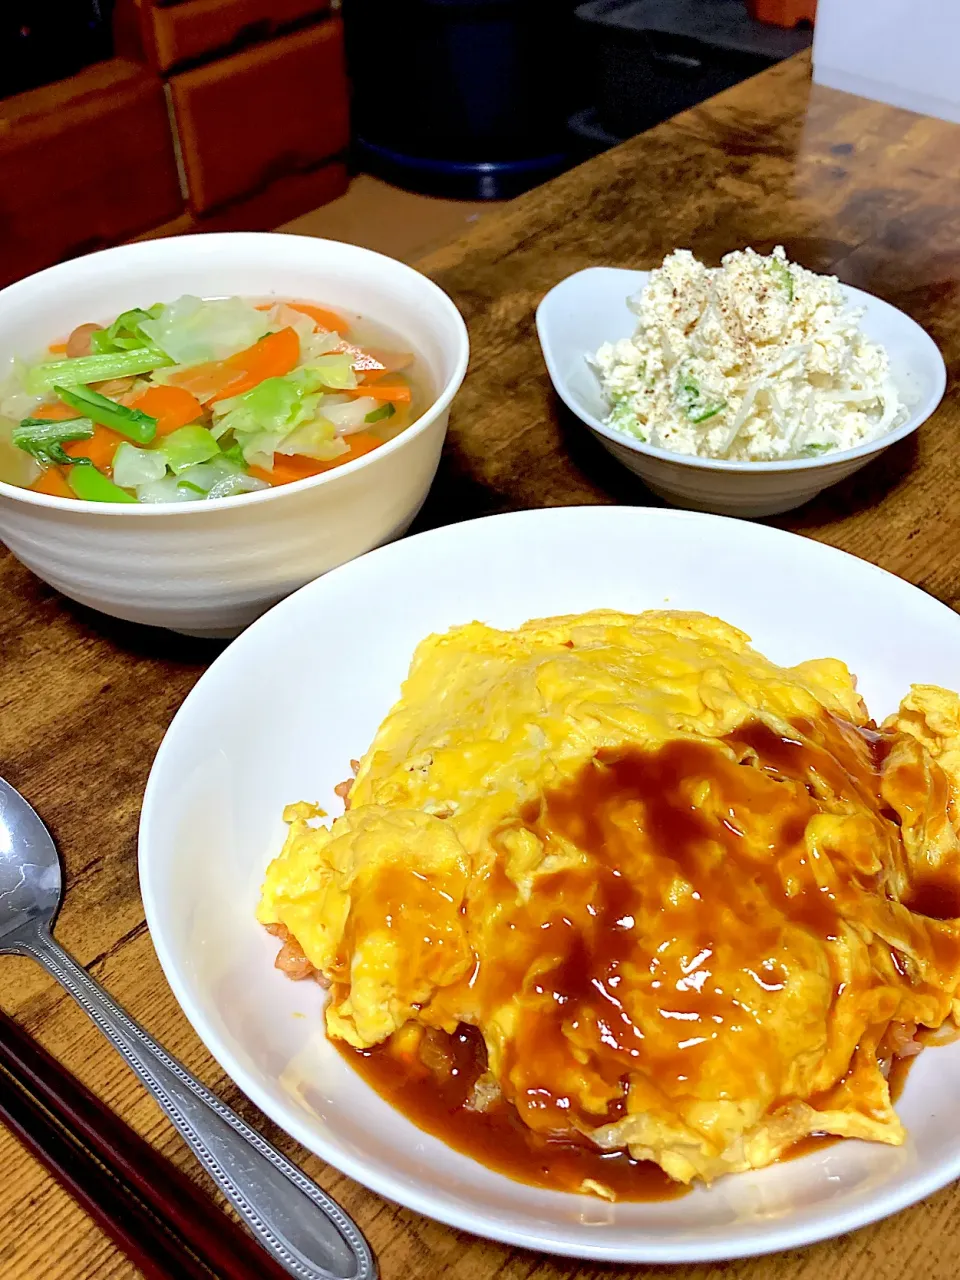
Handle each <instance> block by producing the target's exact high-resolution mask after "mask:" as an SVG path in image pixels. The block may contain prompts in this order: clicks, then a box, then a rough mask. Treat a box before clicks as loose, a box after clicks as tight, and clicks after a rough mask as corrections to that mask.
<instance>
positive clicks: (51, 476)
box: [30, 467, 76, 498]
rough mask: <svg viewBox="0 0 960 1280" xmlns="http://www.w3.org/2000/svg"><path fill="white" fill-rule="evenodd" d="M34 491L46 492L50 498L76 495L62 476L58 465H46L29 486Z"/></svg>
mask: <svg viewBox="0 0 960 1280" xmlns="http://www.w3.org/2000/svg"><path fill="white" fill-rule="evenodd" d="M30 488H31V489H32V490H33V492H34V493H48V494H49V495H50V496H51V497H52V498H74V497H76V495H75V494H74V492H73V490H72V489H71V488H70V486H69V485H68V484H67V482H66V480H64V478H63V472H62V471H61V470H60V468H59V467H47V469H46V471H44V473H43V475H42V476H38V477H37V479H36V480H34V482H33V484H32V485H31V486H30Z"/></svg>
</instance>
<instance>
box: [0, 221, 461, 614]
mask: <svg viewBox="0 0 960 1280" xmlns="http://www.w3.org/2000/svg"><path fill="white" fill-rule="evenodd" d="M184 293H191V294H196V295H197V296H199V297H203V298H216V297H229V296H231V295H235V294H237V295H241V296H246V297H255V298H268V297H273V296H275V297H279V298H302V299H304V300H306V301H311V300H312V301H315V302H321V303H325V304H326V305H328V306H331V307H334V308H336V309H337V310H338V311H343V312H347V313H350V312H352V313H354V314H357V315H363V316H366V317H368V318H369V319H371V320H376V321H378V322H379V323H381V324H384V325H386V326H387V327H388V328H390V329H392V330H393V331H394V332H395V333H396V334H397V335H398V336H399V337H400V338H402V339H403V340H404V341H405V342H408V343H409V344H410V349H411V350H412V351H414V352H416V354H417V355H418V356H419V357H420V359H421V360H422V361H423V363H424V365H425V367H426V369H427V372H428V377H429V380H430V382H431V383H432V386H433V387H434V388H435V390H436V392H437V399H436V400H435V401H434V403H433V404H432V405H431V407H430V408H429V409H428V410H427V412H426V413H425V414H424V415H423V416H422V417H421V418H419V419H418V420H417V422H415V423H414V424H413V426H411V427H408V428H407V430H406V431H403V432H401V433H400V435H398V436H396V437H395V438H394V439H393V440H390V441H388V442H387V443H386V444H384V445H381V446H380V448H379V449H375V450H374V451H373V452H372V453H368V454H366V455H364V457H362V458H358V459H357V460H356V461H354V462H348V463H345V464H344V465H343V466H342V467H337V468H336V469H335V470H333V471H328V472H326V473H324V474H322V475H318V476H313V477H311V478H310V479H309V480H300V481H297V482H295V483H294V484H288V485H283V486H280V487H278V488H276V489H265V490H262V491H260V492H258V493H248V494H244V495H243V496H241V497H238V498H220V499H214V500H212V501H204V502H190V503H178V504H157V505H155V506H154V505H151V506H134V505H127V504H126V503H123V504H121V503H108V502H77V501H73V500H71V499H69V498H54V497H48V496H47V495H46V494H41V493H33V492H31V491H30V490H29V489H18V488H16V487H15V486H14V485H9V484H4V483H3V482H0V539H2V540H3V542H5V543H6V544H7V546H8V547H9V548H10V550H11V551H12V552H13V554H14V555H15V556H16V557H17V559H18V560H20V561H21V562H22V563H23V564H25V565H26V566H27V568H28V569H32V570H33V572H34V573H35V574H36V575H37V576H38V577H39V578H42V579H43V580H44V582H49V583H50V585H51V586H52V587H56V588H57V590H58V591H62V592H63V594H64V595H65V596H69V597H70V598H71V599H72V600H78V601H80V603H81V604H86V605H90V606H91V607H92V608H94V609H100V610H102V612H104V613H108V614H111V615H112V616H113V617H115V618H125V619H127V620H128V621H131V622H145V623H150V624H152V625H154V626H160V627H169V628H171V629H172V630H174V631H182V632H184V633H186V634H187V635H200V636H221V637H228V636H234V635H236V634H237V632H238V631H240V630H242V628H243V627H245V626H247V624H248V623H250V622H252V621H253V619H254V618H255V617H257V616H258V614H261V613H263V611H264V610H265V609H268V608H269V607H270V606H271V605H272V604H275V603H276V602H277V601H278V600H280V599H282V598H283V597H284V596H285V595H289V593H290V592H291V591H294V590H295V589H296V588H297V587H302V586H303V584H304V583H305V582H309V581H310V579H311V578H316V577H317V576H318V575H319V574H321V573H326V572H327V571H328V570H329V569H333V568H335V567H336V566H337V565H339V564H343V563H344V561H346V560H352V559H353V558H354V557H355V556H359V555H363V553H364V552H365V551H369V550H370V549H371V548H372V547H377V546H380V545H381V544H382V543H384V542H389V541H390V540H391V539H392V538H398V537H399V536H400V535H401V534H402V533H405V532H406V530H407V528H408V527H409V525H410V522H411V521H412V520H413V518H414V516H415V515H416V514H417V512H418V511H419V509H420V507H421V505H422V503H423V500H424V498H425V497H426V496H427V491H428V489H429V488H430V484H431V481H432V480H433V477H434V474H435V472H436V469H437V463H438V462H439V460H440V450H441V447H442V445H443V439H444V436H445V434H446V430H447V418H448V416H449V412H450V401H451V400H452V399H453V397H454V396H455V395H456V393H457V390H458V389H459V387H460V383H461V382H462V381H463V375H464V373H465V372H466V369H467V358H468V356H469V341H468V338H467V329H466V325H465V324H464V323H463V318H462V317H461V315H460V313H459V311H458V310H457V309H456V307H455V306H454V305H453V303H452V302H451V301H450V299H449V298H448V297H447V295H446V294H445V293H444V292H443V290H442V289H440V288H438V287H437V285H435V284H434V283H433V282H432V281H431V280H428V279H427V278H426V276H423V275H421V274H420V273H419V272H418V271H414V270H413V269H412V268H411V267H407V266H404V264H403V263H401V262H395V261H394V259H393V258H385V257H384V256H383V255H382V254H379V253H373V252H372V251H371V250H369V249H361V248H358V247H357V246H355V245H349V244H340V243H339V242H338V241H333V240H315V239H313V238H312V237H309V236H290V235H275V234H272V233H260V232H230V233H223V234H212V235H198V236H180V237H171V238H170V239H167V240H150V241H146V242H145V243H143V244H130V245H123V246H121V247H120V248H117V249H106V250H104V251H103V252H102V253H93V254H90V255H88V256H87V257H85V258H77V259H76V260H75V261H73V262H64V263H61V264H60V265H59V266H56V267H50V268H49V269H48V270H46V271H40V272H38V274H36V275H33V276H28V277H27V279H26V280H21V281H19V283H17V284H13V285H10V287H9V288H7V289H4V290H3V291H2V292H0V378H2V377H3V376H4V374H5V368H4V365H5V363H6V362H7V361H9V360H10V358H11V357H13V356H14V355H20V356H26V357H31V356H35V355H36V353H37V352H39V351H43V350H44V349H45V348H46V346H47V343H49V342H50V341H52V340H53V339H54V338H55V337H58V336H59V335H61V334H64V333H69V332H70V330H71V329H73V328H74V327H75V326H76V325H78V324H82V323H83V322H84V321H86V320H96V321H99V322H101V323H108V322H109V321H110V320H111V319H113V318H114V317H115V316H117V315H119V314H120V312H121V311H126V310H127V309H128V308H129V307H136V306H143V305H144V303H145V302H146V303H147V304H149V303H150V302H155V301H160V302H171V301H173V300H174V299H175V298H178V297H179V296H180V295H181V294H184Z"/></svg>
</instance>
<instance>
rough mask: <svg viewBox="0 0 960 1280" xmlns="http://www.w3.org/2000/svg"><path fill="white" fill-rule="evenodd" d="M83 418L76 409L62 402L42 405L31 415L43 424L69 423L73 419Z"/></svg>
mask: <svg viewBox="0 0 960 1280" xmlns="http://www.w3.org/2000/svg"><path fill="white" fill-rule="evenodd" d="M82 416H83V415H82V414H80V413H77V411H76V409H71V408H70V406H69V405H68V404H64V403H63V402H62V401H61V400H54V401H51V403H50V404H42V405H40V406H38V408H36V409H34V411H33V413H31V414H30V417H31V418H40V419H41V421H43V422H69V421H70V419H71V418H81V417H82Z"/></svg>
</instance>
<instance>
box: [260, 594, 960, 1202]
mask: <svg viewBox="0 0 960 1280" xmlns="http://www.w3.org/2000/svg"><path fill="white" fill-rule="evenodd" d="M958 787H960V699H958V697H957V695H956V694H954V693H951V692H947V691H946V690H943V689H940V688H936V687H933V686H927V685H915V686H913V688H912V690H911V692H910V693H909V694H908V695H907V696H906V698H905V699H904V701H903V703H902V704H901V707H900V709H899V711H898V712H897V713H896V714H894V715H893V716H891V717H890V718H889V720H887V721H886V722H885V723H884V724H883V725H882V726H881V727H880V728H879V729H878V728H877V727H876V726H875V725H874V723H873V722H872V721H871V720H870V719H869V717H868V714H867V710H866V708H865V707H864V704H863V702H862V701H861V699H860V697H859V696H858V694H857V692H856V687H855V681H854V679H853V677H852V676H851V674H850V672H849V671H848V670H847V668H846V667H845V666H844V664H843V663H842V662H840V661H838V660H836V659H833V658H825V659H821V660H816V661H810V662H804V663H801V664H800V665H799V666H795V667H790V668H782V667H777V666H775V665H774V664H773V663H771V662H769V661H768V660H767V659H766V658H764V657H763V656H762V655H760V654H759V653H757V652H755V651H754V650H753V649H752V648H751V647H750V645H749V643H748V637H746V636H745V635H744V634H743V633H742V632H740V631H738V630H736V629H735V628H734V627H732V626H729V625H727V624H726V623H724V622H721V621H720V620H718V619H716V618H712V617H707V616H705V615H702V614H696V613H678V612H666V611H664V612H648V613H643V614H640V615H627V614H621V613H616V612H612V611H597V612H593V613H587V614H583V615H577V616H569V617H558V618H549V619H543V620H538V621H533V622H528V623H526V624H525V625H524V626H522V627H520V628H518V629H517V630H515V631H502V630H497V629H495V628H492V627H489V626H486V625H484V624H481V623H479V622H474V623H471V624H469V625H466V626H461V627H457V628H454V629H453V630H451V631H449V632H447V633H446V634H444V635H433V636H430V637H428V638H427V639H425V640H424V641H423V642H422V643H421V644H420V645H419V647H418V648H417V650H416V653H415V655H414V658H413V662H412V665H411V668H410V672H409V675H408V677H407V679H406V681H405V682H404V685H403V687H402V691H401V696H400V699H399V701H398V702H397V703H396V705H395V706H394V707H393V709H392V710H391V711H390V713H389V714H388V716H387V718H386V719H385V720H384V722H383V724H382V725H381V726H380V729H379V731H378V732H377V734H376V737H375V738H374V741H373V743H372V744H371V746H370V748H369V750H368V751H367V753H366V754H365V756H364V757H363V759H362V760H361V761H360V763H359V767H358V768H357V772H356V777H355V780H354V781H353V784H352V786H351V788H350V792H349V807H348V810H347V812H345V813H344V815H343V816H342V817H340V818H337V819H336V820H335V821H333V822H332V823H331V824H330V825H329V826H318V825H316V814H317V812H318V811H317V810H316V809H315V808H314V807H312V806H309V805H299V806H291V809H290V811H289V812H288V813H287V814H286V815H285V817H287V818H288V820H291V825H290V830H289V835H288V838H287V841H286V844H285V846H284V848H283V851H282V853H281V854H280V856H279V857H278V858H276V859H275V860H274V861H273V862H272V863H271V864H270V867H269V869H268V871H267V875H266V882H265V884H264V888H263V895H262V900H261V903H260V907H259V911H258V918H259V919H260V921H261V922H262V923H264V924H265V925H267V926H268V927H269V928H271V929H272V930H273V931H275V932H278V933H280V934H281V935H282V936H283V937H284V938H285V939H286V940H287V941H286V945H285V946H284V949H283V961H284V962H285V963H284V967H287V968H293V969H296V970H297V971H298V974H299V976H303V975H304V974H312V973H314V972H316V973H317V976H318V977H319V978H320V979H321V980H322V981H323V982H325V983H328V984H330V985H331V987H332V990H331V995H330V1000H329V1002H328V1005H327V1008H326V1015H325V1016H326V1028H327V1033H328V1035H329V1036H330V1037H331V1038H333V1039H335V1040H342V1041H345V1042H347V1044H349V1045H352V1046H354V1047H355V1048H357V1049H367V1048H370V1047H371V1046H376V1045H381V1044H383V1043H384V1042H389V1043H390V1044H393V1045H397V1046H398V1047H403V1049H404V1051H405V1052H409V1051H410V1046H411V1045H412V1046H414V1048H415V1047H416V1045H417V1044H418V1043H419V1042H421V1041H422V1040H423V1038H424V1037H428V1038H430V1037H432V1040H431V1043H434V1044H435V1043H436V1038H437V1036H438V1035H440V1036H441V1037H442V1036H443V1035H452V1034H453V1033H454V1032H455V1031H456V1030H457V1028H458V1027H459V1026H460V1025H461V1024H466V1025H467V1026H469V1027H474V1028H477V1029H478V1031H479V1034H480V1035H482V1039H483V1042H484V1044H485V1046H486V1056H487V1070H486V1072H485V1074H484V1075H483V1076H482V1077H481V1078H480V1080H479V1081H478V1082H477V1085H476V1086H475V1089H474V1096H473V1097H472V1098H471V1100H470V1102H469V1104H468V1105H470V1106H472V1107H475V1108H478V1109H483V1108H484V1107H485V1106H487V1105H489V1104H490V1101H491V1099H499V1100H501V1101H502V1100H504V1099H505V1100H506V1102H507V1103H509V1104H510V1105H512V1106H513V1107H514V1108H516V1113H517V1116H518V1117H519V1118H520V1120H522V1122H523V1123H524V1125H526V1126H527V1127H528V1128H529V1130H531V1131H534V1132H535V1133H537V1134H539V1135H545V1136H549V1137H558V1136H562V1135H565V1134H568V1135H576V1136H577V1138H578V1140H581V1141H582V1140H584V1139H587V1140H589V1141H590V1142H592V1143H594V1144H596V1146H597V1147H598V1148H602V1149H604V1150H611V1151H612V1150H618V1149H622V1150H627V1151H629V1153H630V1154H631V1156H633V1157H635V1158H637V1159H642V1160H652V1161H655V1162H656V1163H657V1164H659V1165H660V1166H661V1168H662V1169H663V1170H664V1171H665V1172H666V1173H667V1174H668V1175H669V1176H670V1177H671V1178H673V1179H676V1180H678V1181H679V1182H683V1183H689V1182H691V1181H693V1180H695V1179H703V1180H705V1181H708V1182H709V1181H710V1180H712V1179H714V1178H716V1177H717V1176H718V1175H720V1174H724V1173H732V1172H737V1171H742V1170H746V1169H755V1168H760V1167H762V1166H764V1165H767V1164H769V1163H771V1162H772V1161H774V1160H776V1159H777V1158H778V1157H779V1156H780V1155H782V1154H783V1153H784V1152H785V1151H786V1150H787V1149H788V1148H789V1147H791V1146H792V1145H793V1144H795V1143H796V1142H798V1141H799V1140H800V1139H802V1138H804V1137H805V1136H807V1135H809V1134H812V1133H827V1134H834V1135H839V1136H842V1137H856V1138H864V1139H871V1140H875V1141H880V1142H887V1143H892V1144H899V1143H901V1142H903V1140H904V1130H903V1127H902V1125H901V1123H900V1121H899V1119H898V1117H897V1114H896V1112H895V1110H894V1108H893V1105H892V1102H891V1097H890V1089H889V1084H888V1080H887V1072H888V1068H889V1064H890V1061H891V1059H892V1058H893V1057H894V1056H896V1055H897V1054H902V1053H911V1052H914V1051H915V1050H916V1049H917V1048H918V1034H919V1033H918V1029H923V1028H939V1027H941V1026H942V1025H943V1024H944V1023H948V1022H949V1023H951V1025H952V1021H951V1020H952V1019H954V1018H955V1017H956V1016H957V1015H958V1014H960V998H958V984H960V920H957V919H956V918H954V917H956V916H957V915H960V839H958V831H960V811H958ZM584 1189H586V1190H593V1191H596V1192H598V1193H599V1194H605V1193H606V1192H605V1189H604V1187H603V1186H602V1185H601V1186H595V1185H591V1186H588V1187H585V1188H584Z"/></svg>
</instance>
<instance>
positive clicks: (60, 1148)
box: [0, 1012, 289, 1280]
mask: <svg viewBox="0 0 960 1280" xmlns="http://www.w3.org/2000/svg"><path fill="white" fill-rule="evenodd" d="M0 1120H2V1121H3V1123H4V1124H6V1125H7V1127H8V1128H9V1129H10V1130H11V1131H12V1132H13V1133H14V1134H15V1135H16V1136H17V1138H19V1139H20V1141H21V1142H22V1143H23V1144H24V1146H26V1147H27V1149H28V1150H29V1151H31V1152H32V1153H33V1154H34V1155H35V1156H36V1157H37V1159H38V1160H40V1161H41V1163H42V1164H44V1165H45V1166H46V1168H47V1169H49V1171H50V1172H51V1173H52V1174H53V1176H54V1177H55V1178H56V1179H57V1180H58V1182H60V1183H61V1185H62V1186H63V1187H65V1189H66V1190H67V1191H68V1192H69V1193H70V1195H72V1196H73V1198H74V1199H75V1200H76V1201H77V1202H78V1203H79V1204H80V1205H81V1206H82V1207H83V1208H84V1209H85V1210H86V1211H87V1212H88V1213H89V1214H90V1216H91V1217H92V1218H94V1220H95V1221H96V1222H97V1223H99V1225H100V1226H101V1227H102V1228H103V1230H104V1231H105V1232H106V1233H107V1234H108V1235H109V1236H110V1237H111V1238H112V1239H113V1240H114V1241H115V1243H116V1244H117V1245H118V1246H119V1247H120V1248H121V1249H122V1250H123V1251H124V1253H126V1254H127V1256H128V1257H129V1258H130V1259H131V1261H133V1262H134V1263H135V1264H136V1266H138V1267H139V1268H140V1270H141V1271H142V1272H143V1273H144V1275H145V1276H147V1277H148V1278H149V1280H211V1277H219V1278H220V1280H289V1277H288V1276H287V1273H286V1272H285V1271H284V1270H283V1268H282V1267H280V1266H279V1264H277V1263H276V1262H274V1260H273V1259H272V1258H271V1257H270V1256H269V1255H268V1254H267V1253H265V1252H264V1251H263V1250H262V1249H261V1248H260V1246H259V1245H258V1244H257V1243H256V1241H255V1240H254V1239H253V1237H252V1236H250V1235H248V1233H247V1232H246V1231H244V1229H243V1228H242V1227H240V1226H239V1225H238V1224H237V1223H236V1222H234V1221H233V1219H232V1218H228V1217H227V1215H226V1214H225V1213H223V1212H222V1211H221V1210H220V1209H219V1208H218V1207H217V1205H216V1204H215V1203H214V1201H213V1200H211V1199H210V1198H209V1197H208V1196H206V1195H205V1194H204V1193H203V1192H202V1191H201V1190H200V1188H199V1187H197V1186H196V1185H195V1184H194V1183H193V1182H192V1181H191V1180H190V1178H188V1177H187V1176H186V1175H185V1174H183V1173H181V1172H180V1170H179V1169H177V1168H176V1167H175V1166H174V1165H172V1164H171V1163H170V1161H169V1160H167V1159H165V1157H163V1156H162V1155H160V1154H159V1152H157V1151H155V1150H154V1148H153V1147H151V1146H150V1144H149V1143H147V1142H145V1141H144V1140H143V1139H142V1138H141V1137H140V1136H139V1134H137V1133H135V1132H134V1130H133V1129H131V1128H130V1126H129V1125H127V1124H126V1123H124V1121H122V1120H121V1119H120V1118H119V1117H118V1116H116V1115H114V1113H113V1112H112V1111H110V1110H109V1109H108V1108H107V1107H106V1106H104V1104H103V1103H102V1102H101V1101H100V1100H99V1098H97V1097H96V1096H95V1095H94V1094H92V1093H91V1092H90V1090H89V1089H87V1088H86V1086H85V1085H83V1084H81V1083H80V1081H79V1080H77V1078H76V1077H75V1076H73V1075H72V1074H71V1073H70V1072H69V1071H67V1070H66V1068H65V1067H62V1066H61V1065H60V1063H59V1062H57V1061H56V1059H55V1058H53V1057H51V1056H50V1054H48V1053H47V1052H46V1050H45V1049H43V1048H42V1047H41V1046H40V1045H39V1044H37V1042H36V1041H35V1040H34V1039H33V1038H32V1037H31V1036H29V1035H28V1034H27V1033H26V1032H25V1031H23V1030H22V1029H21V1028H20V1027H19V1026H18V1025H17V1024H16V1023H15V1022H14V1021H13V1020H12V1019H11V1018H9V1017H7V1015H6V1014H4V1013H2V1012H0Z"/></svg>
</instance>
